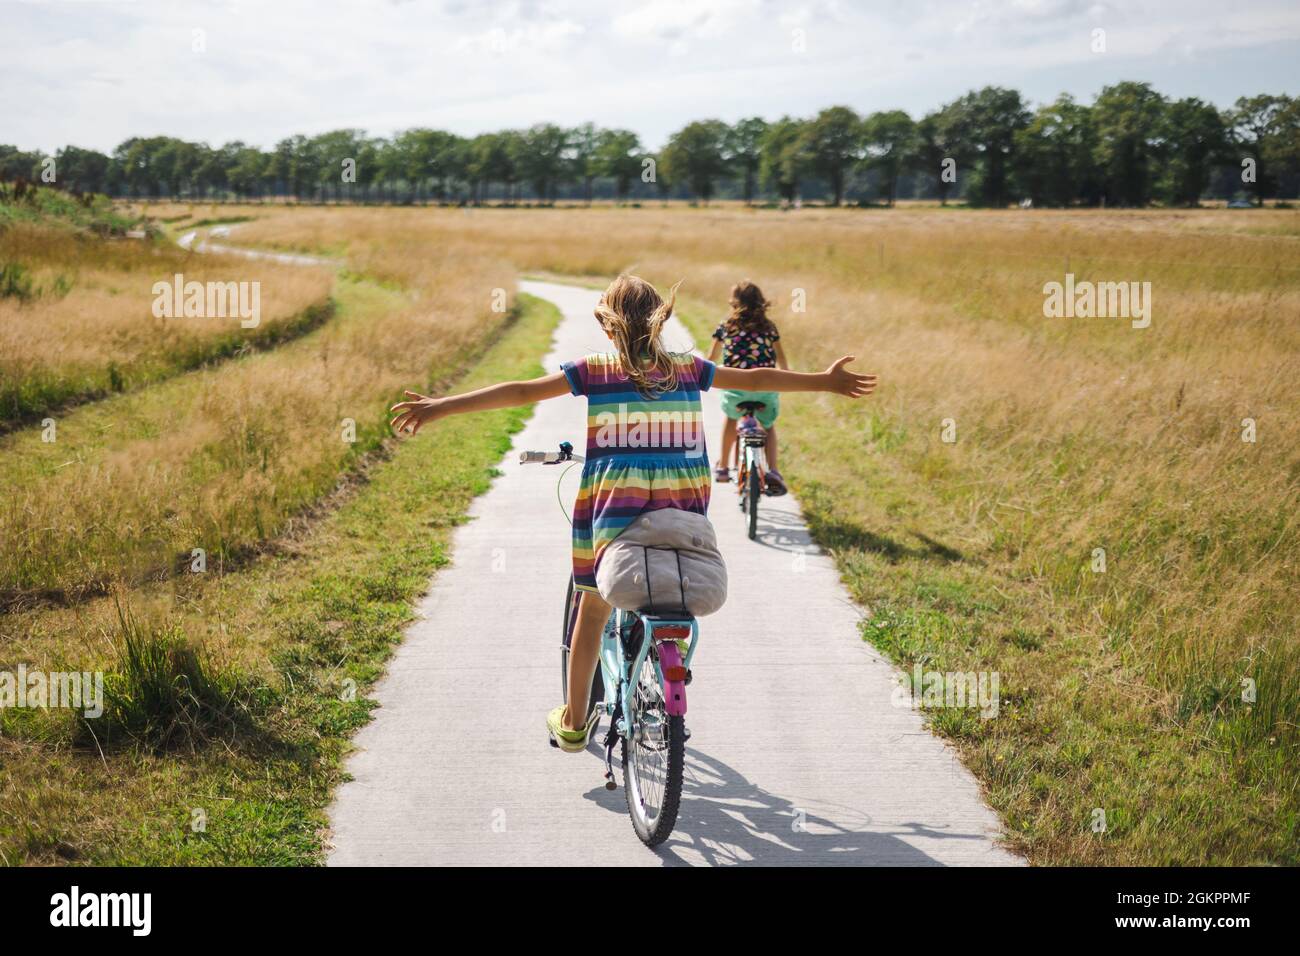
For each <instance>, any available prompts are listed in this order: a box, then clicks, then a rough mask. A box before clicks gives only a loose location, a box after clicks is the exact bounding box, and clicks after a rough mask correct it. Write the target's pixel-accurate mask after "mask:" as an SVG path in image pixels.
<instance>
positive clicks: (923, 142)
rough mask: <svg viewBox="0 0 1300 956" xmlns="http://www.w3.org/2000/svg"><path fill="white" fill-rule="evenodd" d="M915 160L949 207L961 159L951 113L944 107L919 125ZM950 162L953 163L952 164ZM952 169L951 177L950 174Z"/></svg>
mask: <svg viewBox="0 0 1300 956" xmlns="http://www.w3.org/2000/svg"><path fill="white" fill-rule="evenodd" d="M913 155H914V157H915V161H916V163H917V164H919V166H920V168H921V170H922V171H923V173H924V174H925V175H926V176H927V177H930V178H932V179H933V181H934V185H935V190H936V191H937V192H938V194H939V204H940V205H942V206H946V205H948V193H949V191H950V190H951V189H952V187H953V186H954V185H955V179H956V172H957V164H958V161H959V160H960V159H961V153H960V152H959V144H958V143H957V135H956V129H955V127H954V123H953V118H952V114H951V113H950V112H949V111H948V110H947V109H946V108H945V109H940V110H936V111H934V112H933V113H928V114H926V115H925V116H924V117H922V118H921V120H920V121H919V122H918V123H917V124H916V148H915V151H914V154H913ZM948 160H951V161H952V163H951V165H949V164H948V163H947V161H948ZM948 170H952V175H951V176H949V175H948Z"/></svg>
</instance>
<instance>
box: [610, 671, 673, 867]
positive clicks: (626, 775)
mask: <svg viewBox="0 0 1300 956" xmlns="http://www.w3.org/2000/svg"><path fill="white" fill-rule="evenodd" d="M658 657H659V655H658V651H657V650H656V649H654V648H651V650H650V653H649V654H648V655H647V656H646V659H645V662H644V663H643V664H642V665H641V673H640V674H639V675H638V677H637V683H636V686H635V689H634V690H633V693H632V699H631V700H630V701H628V703H627V706H628V709H629V711H630V712H631V713H630V714H629V716H630V717H631V718H632V725H633V731H632V733H631V734H629V735H628V736H626V737H624V738H623V792H624V793H625V794H626V796H627V812H628V815H629V816H630V817H631V818H632V829H634V830H635V831H636V835H637V836H638V837H639V838H640V840H641V842H642V843H644V844H645V845H646V846H658V845H659V844H660V843H663V842H664V840H667V839H668V836H669V834H671V833H672V832H673V827H674V826H675V825H676V823H677V811H678V808H679V807H680V806H681V800H682V774H683V770H684V767H685V765H686V721H685V719H684V718H682V717H680V716H676V717H675V716H671V715H669V713H668V711H667V709H666V708H665V706H664V691H663V685H662V684H661V683H660V682H659V676H658V668H657V666H656V664H657V662H658Z"/></svg>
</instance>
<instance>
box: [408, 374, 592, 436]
mask: <svg viewBox="0 0 1300 956" xmlns="http://www.w3.org/2000/svg"><path fill="white" fill-rule="evenodd" d="M568 394H569V382H568V379H566V378H565V377H564V373H563V372H556V373H555V374H554V375H546V376H544V377H542V378H534V379H530V380H529V381H527V382H500V383H498V384H496V385H489V386H487V387H486V388H480V389H476V390H475V391H472V392H466V393H465V394H463V395H448V396H447V397H446V398H430V397H429V396H427V395H421V394H420V393H419V392H407V393H406V396H407V399H408V401H405V402H398V403H397V404H396V405H394V406H393V407H392V408H391V409H389V411H393V412H397V415H396V416H395V417H394V418H393V420H392V421H391V422H389V423H388V424H390V425H391V426H392V427H393V429H394V431H396V432H397V433H398V434H399V435H400V434H401V433H402V432H404V431H405V432H409V433H410V434H412V435H414V434H415V433H416V432H418V431H419V430H420V426H421V425H424V424H426V423H428V422H431V421H436V420H437V419H439V418H445V417H447V416H448V415H462V414H464V413H466V412H486V411H489V410H490V409H493V408H511V407H513V406H515V405H529V404H531V403H533V402H540V401H542V400H544V399H547V398H558V397H559V396H561V395H568Z"/></svg>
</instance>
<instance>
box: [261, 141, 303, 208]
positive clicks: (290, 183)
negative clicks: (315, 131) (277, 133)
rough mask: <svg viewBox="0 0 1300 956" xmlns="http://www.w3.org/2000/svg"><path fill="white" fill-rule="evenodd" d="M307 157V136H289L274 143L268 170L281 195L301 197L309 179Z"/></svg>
mask: <svg viewBox="0 0 1300 956" xmlns="http://www.w3.org/2000/svg"><path fill="white" fill-rule="evenodd" d="M308 163H309V160H308V157H307V137H305V136H300V135H296V136H289V137H287V138H285V139H282V140H280V142H278V143H276V144H275V149H274V150H272V152H271V161H270V164H269V169H268V172H269V173H270V175H271V177H272V179H273V180H274V181H275V183H276V191H277V192H279V193H281V194H282V195H288V196H293V197H294V198H296V199H301V198H302V196H303V193H304V191H305V190H306V188H307V183H308V182H309V181H310V180H311V175H312V171H311V169H310V168H309V165H308Z"/></svg>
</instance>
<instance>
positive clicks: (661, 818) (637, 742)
mask: <svg viewBox="0 0 1300 956" xmlns="http://www.w3.org/2000/svg"><path fill="white" fill-rule="evenodd" d="M582 461H583V458H582V456H580V455H575V454H574V453H573V446H572V445H571V444H570V443H569V442H564V443H562V444H561V445H560V450H559V451H558V452H540V451H525V452H521V453H520V455H519V462H520V464H542V465H560V464H566V463H567V464H568V465H569V466H570V467H572V466H573V465H575V464H581V463H582ZM567 472H568V468H565V469H564V471H562V472H561V473H560V478H559V480H557V482H556V497H557V498H559V494H560V490H559V482H560V481H561V480H563V478H564V475H565V474H566V473H567ZM560 510H561V511H563V510H564V503H563V500H561V501H560ZM565 517H566V518H568V517H569V516H568V515H567V513H566V515H565ZM569 520H570V523H572V519H569ZM578 593H579V592H577V591H576V590H575V589H574V586H573V578H572V576H571V577H570V578H569V586H568V591H567V593H566V594H565V596H564V622H563V626H562V629H561V632H560V634H561V650H560V686H561V688H562V690H563V693H564V699H565V700H568V696H569V686H568V685H569V646H570V643H571V641H572V639H573V629H574V625H575V623H576V622H577V617H578ZM698 639H699V624H698V622H697V621H696V620H695V618H694V617H693V616H692V615H690V614H686V613H681V614H668V615H661V614H647V613H644V612H642V611H625V610H620V609H615V610H614V612H613V613H612V614H610V616H609V620H608V621H607V622H605V629H604V631H603V632H602V633H601V636H600V656H599V665H600V666H599V667H597V668H596V674H595V676H594V678H593V680H592V686H591V690H590V697H589V704H588V714H587V720H588V723H589V724H591V725H592V733H591V735H590V737H589V739H592V738H594V736H595V730H596V728H598V727H599V725H600V721H601V719H602V718H605V719H607V721H608V725H607V730H606V733H605V740H604V744H605V788H606V789H607V790H616V789H618V783H617V782H616V781H615V779H614V748H615V747H616V746H618V747H620V748H621V762H622V768H623V790H624V794H625V796H626V798H627V810H628V815H629V816H630V817H631V818H632V828H633V829H634V830H635V831H636V835H637V836H638V837H639V838H640V839H641V842H642V843H644V844H645V845H646V846H651V847H653V846H658V845H659V844H660V843H662V842H663V841H664V840H666V839H668V836H669V835H670V834H671V833H672V831H673V827H674V826H675V825H676V823H677V811H678V808H679V807H680V805H681V798H682V776H683V773H684V769H685V763H686V741H687V739H688V738H689V737H690V732H689V731H688V730H687V729H686V685H687V684H689V683H690V681H691V659H692V658H693V657H694V656H695V648H696V645H697V643H698ZM593 718H594V721H593ZM551 745H552V746H555V745H556V744H555V741H554V740H552V741H551Z"/></svg>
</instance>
